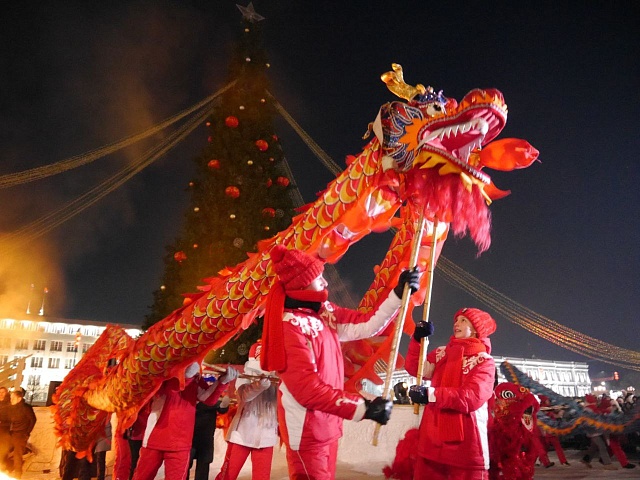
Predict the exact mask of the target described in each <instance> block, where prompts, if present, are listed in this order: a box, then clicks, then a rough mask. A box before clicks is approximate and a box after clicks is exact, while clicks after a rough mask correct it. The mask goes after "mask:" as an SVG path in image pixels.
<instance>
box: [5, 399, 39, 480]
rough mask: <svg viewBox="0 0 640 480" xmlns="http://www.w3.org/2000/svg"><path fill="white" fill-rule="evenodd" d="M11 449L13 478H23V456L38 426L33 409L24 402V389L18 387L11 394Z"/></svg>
mask: <svg viewBox="0 0 640 480" xmlns="http://www.w3.org/2000/svg"><path fill="white" fill-rule="evenodd" d="M9 412H10V413H9V416H10V418H11V427H10V432H11V447H12V448H13V477H14V478H22V456H23V455H24V451H25V448H26V447H27V441H28V440H29V435H30V434H31V431H32V430H33V427H34V426H35V424H36V414H35V413H34V412H33V407H32V406H31V405H29V404H27V403H25V401H24V389H22V388H20V387H18V388H16V389H14V390H13V391H12V392H11V408H10V409H9Z"/></svg>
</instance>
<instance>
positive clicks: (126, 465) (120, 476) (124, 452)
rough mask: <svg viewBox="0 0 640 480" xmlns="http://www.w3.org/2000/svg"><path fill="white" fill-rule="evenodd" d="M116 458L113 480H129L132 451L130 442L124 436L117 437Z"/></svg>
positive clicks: (118, 435) (117, 435)
mask: <svg viewBox="0 0 640 480" xmlns="http://www.w3.org/2000/svg"><path fill="white" fill-rule="evenodd" d="M115 453H116V458H115V461H114V465H113V480H129V473H130V472H131V450H129V440H127V439H126V438H124V437H123V436H122V434H117V433H116V436H115Z"/></svg>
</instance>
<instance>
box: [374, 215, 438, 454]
mask: <svg viewBox="0 0 640 480" xmlns="http://www.w3.org/2000/svg"><path fill="white" fill-rule="evenodd" d="M425 225H426V218H425V216H424V209H423V211H422V213H421V214H420V220H419V221H418V226H417V228H416V230H415V232H414V234H413V246H412V248H411V257H410V258H409V269H413V268H415V267H416V265H418V258H419V254H420V243H421V242H422V234H423V232H424V227H425ZM410 298H411V288H410V287H409V285H408V284H406V283H405V284H404V290H403V291H402V303H401V305H400V312H399V313H398V316H397V317H396V320H395V325H394V326H395V328H394V329H393V340H392V343H391V353H390V354H389V362H388V363H387V376H386V377H385V379H384V388H383V390H382V397H383V398H386V399H388V398H389V394H390V392H391V377H392V376H393V369H394V368H395V366H396V360H397V359H398V348H399V347H400V339H401V338H402V326H403V325H404V319H405V317H406V315H407V309H408V307H409V300H410ZM380 427H381V425H380V424H379V423H377V424H376V427H375V430H374V432H373V439H372V441H371V444H372V445H373V446H377V445H378V435H379V434H380Z"/></svg>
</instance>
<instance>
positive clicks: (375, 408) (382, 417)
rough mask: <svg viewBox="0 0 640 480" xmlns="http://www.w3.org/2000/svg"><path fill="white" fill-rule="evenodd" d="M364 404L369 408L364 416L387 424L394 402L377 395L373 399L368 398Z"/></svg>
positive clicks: (381, 423)
mask: <svg viewBox="0 0 640 480" xmlns="http://www.w3.org/2000/svg"><path fill="white" fill-rule="evenodd" d="M364 404H365V405H366V407H367V410H366V411H365V412H364V418H367V419H369V420H373V421H374V422H378V423H379V424H380V425H386V424H387V422H388V421H389V418H390V417H391V409H392V408H393V402H392V401H391V400H387V399H385V398H382V397H376V398H374V399H373V400H366V399H365V401H364Z"/></svg>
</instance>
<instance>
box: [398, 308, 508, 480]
mask: <svg viewBox="0 0 640 480" xmlns="http://www.w3.org/2000/svg"><path fill="white" fill-rule="evenodd" d="M495 330H496V322H495V321H494V320H493V318H491V315H489V314H488V313H486V312H483V311H482V310H478V309H477V308H463V309H461V310H458V312H456V314H455V315H454V317H453V336H452V337H451V339H450V340H449V343H448V344H447V345H446V346H444V347H438V348H436V349H435V350H433V351H431V352H429V354H428V355H427V361H426V362H425V368H424V370H425V371H424V378H425V379H427V380H429V379H430V380H431V386H430V387H424V386H418V385H414V386H413V387H411V390H410V392H409V396H410V397H411V399H412V400H413V401H414V403H423V404H426V406H425V411H424V415H423V417H422V422H421V423H420V440H419V443H418V448H417V450H418V451H417V454H418V455H417V460H416V464H415V470H414V476H413V478H414V479H416V480H417V479H424V478H429V479H433V480H483V479H486V478H488V469H489V447H488V439H487V421H488V419H489V409H488V405H487V403H488V401H489V399H490V398H491V395H492V394H493V385H494V381H495V373H496V367H495V363H494V361H493V358H492V357H491V355H490V353H491V342H490V341H489V335H491V334H492V333H493V332H495ZM432 333H433V327H432V325H431V324H430V323H425V322H420V323H419V324H418V326H417V327H416V331H415V333H414V336H413V339H412V340H411V342H410V343H409V349H408V352H407V358H406V363H405V368H406V369H407V372H409V374H411V375H416V373H417V370H418V360H419V356H420V340H421V339H422V338H423V337H426V336H429V335H431V334H432Z"/></svg>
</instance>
